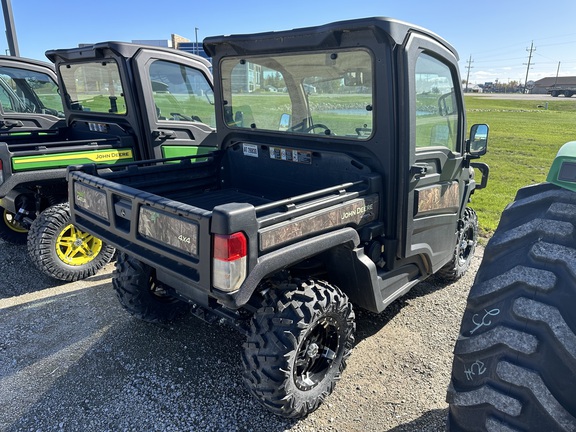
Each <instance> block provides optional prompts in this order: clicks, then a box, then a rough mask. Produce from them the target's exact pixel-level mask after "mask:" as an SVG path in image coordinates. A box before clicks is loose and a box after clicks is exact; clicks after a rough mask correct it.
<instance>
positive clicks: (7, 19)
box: [2, 0, 20, 57]
mask: <svg viewBox="0 0 576 432" xmlns="http://www.w3.org/2000/svg"><path fill="white" fill-rule="evenodd" d="M2 12H3V13H4V23H5V24H6V39H7V40H8V48H9V49H10V55H12V56H15V57H20V50H19V49H18V40H17V39H16V27H14V16H13V15H12V4H11V3H10V0H2Z"/></svg>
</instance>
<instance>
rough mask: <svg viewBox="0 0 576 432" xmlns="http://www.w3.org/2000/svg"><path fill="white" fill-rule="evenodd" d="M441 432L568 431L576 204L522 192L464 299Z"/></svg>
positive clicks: (574, 387)
mask: <svg viewBox="0 0 576 432" xmlns="http://www.w3.org/2000/svg"><path fill="white" fill-rule="evenodd" d="M447 401H448V403H449V404H450V408H449V415H448V430H450V431H451V432H455V431H467V432H470V431H576V194H575V193H573V192H570V191H568V190H564V189H561V188H558V187H557V186H554V185H552V184H549V183H543V184H540V185H536V186H531V187H527V188H524V189H521V190H520V191H519V192H518V194H517V196H516V200H515V201H514V202H513V203H512V204H510V205H509V206H508V207H507V208H506V209H505V211H504V213H503V215H502V219H501V221H500V224H499V226H498V229H497V230H496V232H495V234H494V236H493V237H492V239H491V240H490V241H489V243H488V245H487V247H486V250H485V252H484V258H483V261H482V264H481V266H480V269H479V271H478V274H477V276H476V280H475V282H474V285H473V286H472V289H471V291H470V294H469V298H468V303H467V306H466V310H465V313H464V317H463V320H462V325H461V329H460V335H459V338H458V341H457V342H456V346H455V350H454V362H453V367H452V379H451V382H450V386H449V389H448V396H447Z"/></svg>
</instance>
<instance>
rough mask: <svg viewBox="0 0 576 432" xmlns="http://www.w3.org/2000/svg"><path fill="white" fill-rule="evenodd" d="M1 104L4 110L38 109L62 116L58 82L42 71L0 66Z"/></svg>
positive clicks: (26, 111) (34, 111)
mask: <svg viewBox="0 0 576 432" xmlns="http://www.w3.org/2000/svg"><path fill="white" fill-rule="evenodd" d="M0 104H2V110H3V111H4V112H5V113H14V112H18V113H39V114H51V115H54V116H57V117H64V113H63V109H62V99H61V98H60V94H59V93H58V85H57V84H56V83H55V82H54V80H52V78H51V77H50V76H48V75H47V74H45V73H42V72H35V71H30V70H27V69H19V68H13V67H2V68H0Z"/></svg>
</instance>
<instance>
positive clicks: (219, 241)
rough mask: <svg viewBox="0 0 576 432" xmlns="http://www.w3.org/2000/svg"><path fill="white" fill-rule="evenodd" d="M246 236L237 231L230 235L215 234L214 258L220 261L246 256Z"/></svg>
mask: <svg viewBox="0 0 576 432" xmlns="http://www.w3.org/2000/svg"><path fill="white" fill-rule="evenodd" d="M246 250H247V245H246V237H245V236H244V234H242V233H240V232H237V233H234V234H229V235H222V234H215V235H214V258H215V259H217V260H220V261H235V260H237V259H240V258H243V257H245V256H246Z"/></svg>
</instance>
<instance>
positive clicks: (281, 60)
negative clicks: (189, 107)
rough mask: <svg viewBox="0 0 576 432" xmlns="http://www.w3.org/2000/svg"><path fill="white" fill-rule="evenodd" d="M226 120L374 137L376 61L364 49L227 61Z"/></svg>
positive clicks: (235, 125) (243, 125)
mask: <svg viewBox="0 0 576 432" xmlns="http://www.w3.org/2000/svg"><path fill="white" fill-rule="evenodd" d="M221 68H222V86H223V91H224V102H223V103H224V116H225V118H224V120H225V123H226V125H227V126H228V127H231V128H250V129H263V130H269V131H276V132H281V133H287V134H303V133H305V134H318V135H320V136H329V137H345V138H347V139H350V138H353V139H368V138H369V137H370V136H371V134H372V125H373V113H374V111H373V104H372V101H373V87H372V69H373V68H372V57H371V56H370V54H369V53H368V52H367V51H365V50H362V49H358V50H354V51H350V50H348V51H329V52H321V53H318V52H315V53H298V54H290V55H275V56H259V57H251V58H248V57H244V58H229V59H225V60H224V61H223V62H222V65H221Z"/></svg>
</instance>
